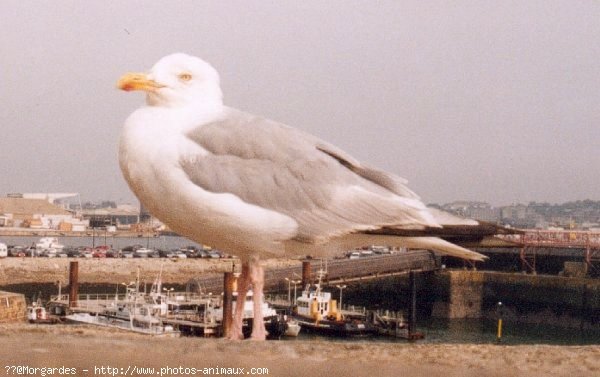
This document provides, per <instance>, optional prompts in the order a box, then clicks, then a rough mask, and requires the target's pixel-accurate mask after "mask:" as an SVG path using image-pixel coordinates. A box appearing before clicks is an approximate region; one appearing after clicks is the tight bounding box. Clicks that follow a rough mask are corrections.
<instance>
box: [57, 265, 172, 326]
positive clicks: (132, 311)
mask: <svg viewBox="0 0 600 377" xmlns="http://www.w3.org/2000/svg"><path fill="white" fill-rule="evenodd" d="M159 287H160V285H159ZM154 289H156V287H155V286H153V290H152V291H151V293H150V294H146V293H144V292H140V290H139V271H138V279H137V281H136V284H135V286H133V287H129V286H128V287H127V291H126V295H125V297H124V298H123V299H122V300H121V299H119V297H118V296H117V295H115V299H114V300H112V301H108V302H106V303H104V304H102V305H100V306H96V307H94V306H90V309H91V308H93V309H91V310H85V309H84V310H81V311H79V312H74V313H72V314H69V315H67V316H66V317H65V318H66V319H67V320H68V321H71V322H77V323H85V324H90V325H97V326H105V327H114V328H119V329H123V330H128V331H133V332H137V333H141V334H147V335H155V336H169V337H171V336H179V331H177V330H175V329H174V328H173V326H172V325H170V324H167V323H164V322H163V320H162V318H161V315H162V314H164V313H166V312H167V303H166V302H165V301H161V300H156V298H157V297H162V296H161V294H160V291H159V293H157V292H154ZM78 307H85V304H84V303H83V302H81V301H78Z"/></svg>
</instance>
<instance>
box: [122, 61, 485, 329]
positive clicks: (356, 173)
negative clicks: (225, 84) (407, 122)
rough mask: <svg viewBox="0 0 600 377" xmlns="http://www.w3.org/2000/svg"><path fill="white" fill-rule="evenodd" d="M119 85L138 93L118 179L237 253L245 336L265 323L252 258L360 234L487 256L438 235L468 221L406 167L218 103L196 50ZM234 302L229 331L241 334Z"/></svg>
mask: <svg viewBox="0 0 600 377" xmlns="http://www.w3.org/2000/svg"><path fill="white" fill-rule="evenodd" d="M117 87H118V88H119V89H122V90H124V91H143V92H145V94H146V103H145V104H144V105H143V106H141V107H140V108H138V109H137V110H135V111H134V112H133V113H132V114H131V115H130V116H129V117H128V118H127V120H126V121H125V125H124V127H123V130H122V134H121V138H120V144H119V163H120V167H121V170H122V172H123V175H124V177H125V180H126V181H127V183H128V185H129V187H130V188H131V190H132V191H133V192H134V194H135V195H136V196H137V197H138V199H139V200H140V202H141V203H142V204H143V205H144V206H145V207H146V208H147V209H148V210H149V211H150V212H151V213H152V214H153V215H154V216H156V217H157V218H158V219H160V220H161V221H162V222H163V223H165V224H166V225H168V226H169V227H170V228H171V229H172V230H174V231H175V232H177V233H178V234H181V235H183V236H185V237H188V238H190V239H191V240H194V241H196V242H198V243H202V244H208V245H211V246H213V247H216V248H218V249H220V250H222V251H224V252H227V253H229V254H233V255H237V256H239V257H240V259H241V260H242V273H241V275H240V277H239V279H238V299H237V300H238V303H240V302H243V301H244V300H245V296H246V293H247V291H248V290H249V288H250V286H251V287H252V289H253V292H254V297H253V300H254V310H255V312H254V324H255V326H253V330H252V335H251V337H252V338H253V339H264V338H265V335H266V331H265V328H264V323H263V321H262V320H261V319H262V313H261V309H260V308H261V303H262V299H263V298H262V297H263V296H262V289H263V284H264V283H263V277H264V270H263V268H262V266H261V264H260V258H264V257H270V258H272V257H291V256H305V255H311V256H315V257H328V256H332V255H335V254H338V253H341V252H343V251H346V250H349V249H351V248H355V247H361V246H365V245H388V246H398V247H407V248H424V249H429V250H433V251H435V252H438V253H441V254H445V255H451V256H455V257H459V258H463V259H467V260H473V261H481V260H483V259H484V258H485V257H484V256H483V255H481V254H479V253H476V252H473V251H470V250H468V249H466V248H463V247H461V246H458V245H456V244H454V243H450V242H448V241H446V240H444V239H443V238H441V237H438V236H437V235H438V234H440V235H448V229H451V227H453V226H454V227H456V226H467V227H469V226H474V227H476V226H477V225H478V223H477V222H476V221H473V220H465V219H459V218H455V217H453V216H450V215H448V214H443V213H442V214H440V213H438V212H437V211H435V210H432V209H429V208H427V207H426V206H425V204H423V202H422V201H421V200H420V198H419V196H417V195H416V194H415V193H414V192H413V191H411V190H410V189H409V188H408V187H407V185H406V184H407V182H406V181H405V180H404V179H402V178H400V177H399V176H396V175H394V174H391V173H388V172H385V171H383V170H380V169H378V168H376V167H373V166H369V165H367V164H364V163H361V162H360V161H358V160H357V159H355V158H354V157H352V156H351V155H349V154H348V153H346V152H344V151H343V150H341V149H340V148H338V147H336V146H334V145H333V144H330V143H327V142H325V141H323V140H321V139H319V138H317V137H315V136H312V135H310V134H308V133H305V132H303V131H300V130H298V129H295V128H292V127H290V126H287V125H285V124H282V123H278V122H276V121H273V120H269V119H266V118H263V117H260V116H257V115H253V114H249V113H246V112H243V111H240V110H236V109H233V108H231V107H228V106H225V105H224V104H223V94H222V91H221V87H220V78H219V74H218V73H217V71H216V70H215V69H214V68H213V67H212V66H211V65H210V64H209V63H207V62H205V61H204V60H202V59H200V58H197V57H194V56H190V55H187V54H183V53H175V54H171V55H168V56H165V57H163V58H162V59H160V60H159V61H158V62H157V63H156V64H155V65H154V66H153V67H152V68H151V69H150V71H148V72H147V73H127V74H125V75H123V76H122V77H121V78H120V79H119V81H118V83H117ZM449 227H450V228H449ZM242 310H243V305H237V306H236V311H235V313H234V319H233V324H232V329H231V336H230V337H231V338H232V339H241V338H243V336H242V331H241V326H242V325H241V323H242Z"/></svg>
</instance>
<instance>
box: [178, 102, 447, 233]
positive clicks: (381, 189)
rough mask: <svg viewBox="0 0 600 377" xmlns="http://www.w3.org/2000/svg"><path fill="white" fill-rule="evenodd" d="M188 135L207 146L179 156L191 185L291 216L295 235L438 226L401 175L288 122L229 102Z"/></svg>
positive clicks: (201, 144) (202, 145)
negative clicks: (217, 117)
mask: <svg viewBox="0 0 600 377" xmlns="http://www.w3.org/2000/svg"><path fill="white" fill-rule="evenodd" d="M188 137H189V138H190V139H191V140H193V141H194V142H196V143H197V144H199V145H200V146H201V147H202V148H203V149H204V150H206V151H208V152H209V153H208V154H207V155H186V156H184V157H183V158H182V159H181V161H180V164H181V166H182V168H183V170H184V171H185V172H186V174H187V175H188V176H189V178H190V179H191V180H192V181H193V182H194V183H195V184H196V185H198V186H201V187H202V188H203V189H205V190H209V191H211V192H218V193H224V192H227V193H232V194H234V195H236V196H238V197H239V198H241V199H242V200H244V201H245V202H247V203H251V204H254V205H257V206H260V207H263V208H268V209H270V210H274V211H278V212H280V213H283V214H286V215H288V216H290V217H291V218H293V219H295V220H296V221H297V222H298V225H299V227H298V234H297V235H296V239H298V240H302V241H306V242H323V241H326V240H327V239H329V238H331V237H333V236H339V235H343V234H348V233H354V232H357V231H364V230H373V229H377V228H381V227H385V226H388V227H390V226H393V227H397V228H403V227H406V228H423V227H427V226H429V227H431V226H437V223H436V222H435V221H434V220H433V217H431V215H430V214H429V212H428V210H427V209H426V207H425V206H424V204H423V203H422V202H421V201H420V200H419V199H418V197H417V196H416V195H415V194H414V193H413V192H412V191H410V190H409V189H408V188H407V187H406V186H405V181H404V180H402V179H401V178H400V177H396V176H394V175H390V174H388V173H385V172H382V171H380V170H377V169H374V168H370V167H365V166H363V165H361V164H360V163H359V162H358V161H356V160H354V159H353V158H352V157H351V156H349V155H347V154H346V153H345V152H343V151H341V150H339V149H338V148H336V147H334V146H331V145H330V144H327V143H325V142H323V141H321V140H319V139H318V138H316V137H313V136H311V135H308V134H305V133H303V132H301V131H299V130H296V129H293V128H291V127H288V126H286V125H283V124H280V123H277V122H274V121H271V120H267V119H263V118H260V117H257V116H253V115H250V114H247V113H243V112H241V111H237V110H233V109H228V110H227V112H226V114H225V116H224V117H223V119H221V120H218V121H215V122H212V123H209V124H205V125H202V126H201V127H198V128H196V129H194V130H193V131H191V132H189V133H188Z"/></svg>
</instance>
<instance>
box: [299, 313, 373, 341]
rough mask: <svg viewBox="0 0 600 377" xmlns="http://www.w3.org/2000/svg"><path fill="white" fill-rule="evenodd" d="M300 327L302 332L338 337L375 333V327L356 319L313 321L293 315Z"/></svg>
mask: <svg viewBox="0 0 600 377" xmlns="http://www.w3.org/2000/svg"><path fill="white" fill-rule="evenodd" d="M294 319H295V320H296V321H298V324H299V325H300V327H301V328H302V332H310V333H315V334H322V335H328V336H338V337H361V336H371V335H374V334H376V332H377V330H376V329H375V327H373V326H372V325H370V324H368V323H364V322H356V321H330V320H323V321H318V322H315V321H314V320H311V319H306V318H303V317H294Z"/></svg>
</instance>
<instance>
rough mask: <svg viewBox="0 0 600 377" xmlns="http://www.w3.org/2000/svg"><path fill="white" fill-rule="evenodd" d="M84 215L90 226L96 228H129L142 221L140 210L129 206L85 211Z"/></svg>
mask: <svg viewBox="0 0 600 377" xmlns="http://www.w3.org/2000/svg"><path fill="white" fill-rule="evenodd" d="M82 215H83V218H84V219H86V220H89V222H90V226H91V227H94V228H102V227H105V226H116V227H117V228H127V227H129V226H130V225H132V224H136V223H138V222H139V220H140V214H139V209H138V208H137V207H134V206H131V205H127V204H123V205H118V206H117V208H111V207H109V208H93V209H85V210H83V214H82Z"/></svg>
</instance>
